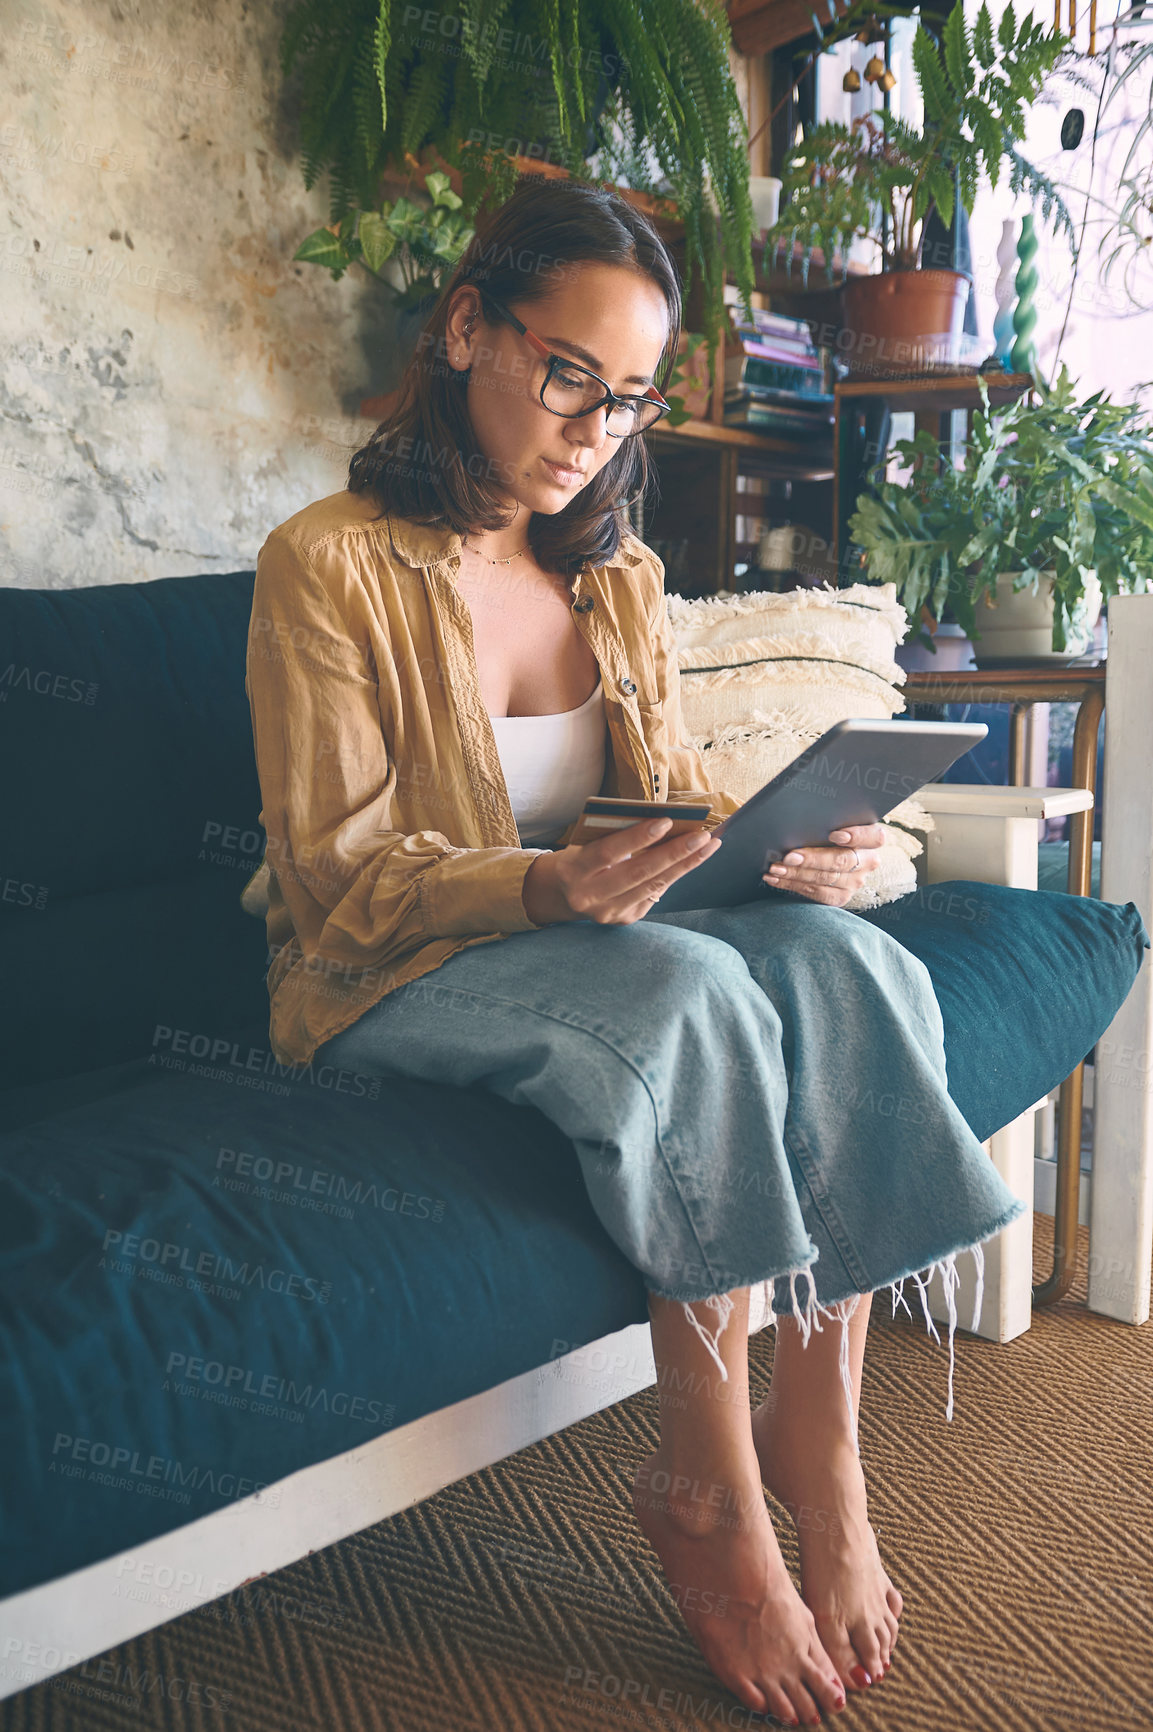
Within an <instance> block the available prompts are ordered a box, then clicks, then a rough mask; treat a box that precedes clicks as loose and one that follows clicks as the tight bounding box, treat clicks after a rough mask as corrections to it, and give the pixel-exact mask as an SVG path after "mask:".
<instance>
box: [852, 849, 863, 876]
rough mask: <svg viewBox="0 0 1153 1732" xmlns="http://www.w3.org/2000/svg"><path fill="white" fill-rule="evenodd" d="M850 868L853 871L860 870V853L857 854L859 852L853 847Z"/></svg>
mask: <svg viewBox="0 0 1153 1732" xmlns="http://www.w3.org/2000/svg"><path fill="white" fill-rule="evenodd" d="M852 870H853V871H854V872H859V871H860V870H861V856H860V855H859V854H858V853H857V850H856V849H855V848H854V849H853V866H852Z"/></svg>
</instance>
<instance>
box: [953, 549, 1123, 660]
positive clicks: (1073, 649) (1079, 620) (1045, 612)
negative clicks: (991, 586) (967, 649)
mask: <svg viewBox="0 0 1153 1732" xmlns="http://www.w3.org/2000/svg"><path fill="white" fill-rule="evenodd" d="M1013 583H1014V577H1013V574H1012V573H1011V572H1010V573H1008V574H1003V575H1002V576H1000V577H999V578H998V579H997V588H996V596H995V600H994V602H993V603H992V604H991V603H990V602H989V599H988V597H987V596H982V597H981V600H980V601H979V602H978V603H977V606H976V615H977V630H978V631H979V632H980V634H981V635H980V637H979V638H976V639H975V640H974V643H973V654H974V655H975V656H976V658H977V666H978V667H979V668H996V667H1028V666H1030V665H1032V664H1033V663H1048V664H1050V665H1051V666H1055V667H1061V666H1062V665H1063V664H1064V663H1066V662H1071V661H1076V660H1077V659H1078V658H1079V657H1081V656H1084V655H1087V654H1088V652H1089V651H1090V650H1091V649H1092V647H1093V632H1094V628H1095V627H1096V624H1097V621H1098V619H1099V618H1100V614H1101V585H1100V584H1099V583H1098V581H1097V577H1096V574H1095V573H1094V574H1093V576H1092V577H1091V579H1088V580H1087V581H1086V584H1085V601H1084V605H1083V606H1082V607H1081V608H1079V609H1078V610H1077V611H1076V612H1075V613H1074V616H1073V623H1072V627H1071V629H1070V632H1069V636H1068V640H1067V642H1066V645H1065V648H1064V649H1063V650H1055V649H1054V648H1053V585H1052V583H1039V584H1038V585H1037V589H1036V591H1035V592H1034V591H1033V590H1032V589H1019V590H1014V588H1013Z"/></svg>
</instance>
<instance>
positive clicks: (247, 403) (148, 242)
mask: <svg viewBox="0 0 1153 1732" xmlns="http://www.w3.org/2000/svg"><path fill="white" fill-rule="evenodd" d="M285 10H286V6H285V0H269V3H267V4H260V5H253V4H248V3H247V0H181V4H179V5H176V4H173V3H172V0H155V3H152V4H131V3H119V4H118V3H117V0H83V3H79V0H45V4H43V5H38V4H22V3H21V0H10V4H9V6H7V7H6V8H5V24H4V29H3V31H2V32H0V84H2V88H3V91H4V97H5V100H4V102H3V105H2V108H0V186H2V188H3V212H2V214H0V307H2V309H3V314H2V319H0V332H2V335H0V417H2V422H0V582H2V583H5V584H18V585H30V586H33V587H38V588H49V587H51V588H57V587H61V588H64V587H70V586H72V585H76V584H89V583H112V582H123V581H136V580H140V579H147V578H153V577H162V576H173V575H185V574H188V573H191V572H198V571H230V570H236V569H239V568H241V567H246V566H251V565H252V564H253V563H254V562H255V558H256V553H257V550H258V548H259V547H260V544H261V542H262V541H263V540H264V538H265V536H266V535H267V534H268V532H269V530H270V529H272V528H274V527H275V525H276V524H278V523H281V522H283V520H284V519H285V518H286V517H288V516H290V515H291V514H292V513H293V512H294V511H296V510H298V509H299V508H300V507H301V506H303V505H306V504H307V503H308V502H309V501H310V500H312V499H316V498H320V497H322V496H323V495H324V494H327V493H332V492H335V491H336V490H337V489H339V488H340V487H342V486H343V485H344V480H345V476H346V473H347V458H348V454H349V453H350V452H351V451H352V450H354V449H355V448H356V446H357V444H359V443H360V442H361V441H362V440H363V439H364V438H365V437H366V436H367V434H368V432H369V431H370V430H371V425H372V424H371V422H368V421H363V420H361V419H360V418H359V416H358V409H359V403H360V399H361V397H363V396H368V395H371V394H373V393H375V392H379V391H381V390H384V389H387V388H388V387H389V386H391V385H392V384H393V383H394V382H395V373H396V367H395V349H394V344H393V339H392V332H393V325H394V320H393V316H392V313H391V310H390V308H389V307H388V304H387V300H386V297H385V296H383V295H382V293H381V291H380V288H379V286H378V285H376V284H374V283H373V282H371V281H370V280H369V279H368V278H367V276H366V275H365V274H364V273H363V272H362V271H360V270H359V268H357V269H355V270H354V271H353V272H351V273H350V274H348V275H346V276H345V277H344V278H343V279H342V280H341V281H340V282H339V283H334V282H333V281H332V278H331V277H330V276H329V275H328V273H327V272H326V271H321V270H318V269H317V268H316V266H314V265H299V264H294V263H293V262H292V254H293V253H294V252H295V250H296V248H297V246H298V245H299V244H300V241H301V240H302V239H303V238H304V236H305V235H306V234H308V233H309V231H310V230H312V229H313V228H315V227H317V226H318V224H320V223H322V222H324V221H325V220H326V218H327V214H328V212H327V194H326V189H325V187H324V186H321V187H318V188H314V189H313V191H312V192H306V191H305V188H304V181H303V176H302V174H301V170H300V165H299V159H298V156H297V153H296V139H295V130H294V126H293V122H292V115H291V102H290V99H289V100H286V97H285V92H284V89H283V82H282V78H281V74H280V67H279V41H280V31H281V25H282V20H283V17H284V14H285Z"/></svg>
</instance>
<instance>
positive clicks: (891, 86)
mask: <svg viewBox="0 0 1153 1732" xmlns="http://www.w3.org/2000/svg"><path fill="white" fill-rule="evenodd" d="M877 82H878V83H879V84H880V86H881V89H882V90H883V91H885V93H886V94H888V92H889V91H890V90H895V89H896V87H897V78H896V74H895V73H894V72H893V70H892V68H891V67H889V66H886V68H885V70H884V71H883V72H882V74H881V76H880V78H879V79H878V80H877Z"/></svg>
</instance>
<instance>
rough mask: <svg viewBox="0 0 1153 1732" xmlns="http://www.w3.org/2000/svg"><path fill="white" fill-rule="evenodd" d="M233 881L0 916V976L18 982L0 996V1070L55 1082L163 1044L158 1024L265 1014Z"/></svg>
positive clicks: (183, 1026) (199, 1025) (112, 895)
mask: <svg viewBox="0 0 1153 1732" xmlns="http://www.w3.org/2000/svg"><path fill="white" fill-rule="evenodd" d="M243 887H244V879H243V878H242V877H239V876H238V875H237V874H235V873H217V874H214V875H207V874H205V875H200V876H196V877H192V878H185V879H180V880H177V881H176V882H174V883H169V884H139V885H136V886H134V887H132V888H130V889H122V890H106V891H103V892H101V894H99V895H97V896H72V897H68V898H66V899H65V900H64V901H63V902H60V903H58V904H57V905H56V906H55V907H53V908H52V910H51V912H50V914H48V917H47V919H45V917H44V916H43V915H36V914H30V915H28V916H27V917H26V918H23V919H16V918H13V919H11V920H9V921H7V922H4V921H0V978H3V979H4V980H7V981H11V982H19V990H18V991H12V992H6V993H5V994H4V995H3V998H2V1001H0V1077H2V1078H3V1079H4V1081H10V1080H14V1079H19V1081H20V1083H21V1084H23V1085H27V1084H33V1083H39V1082H48V1081H56V1080H58V1079H60V1078H62V1077H67V1076H71V1075H73V1074H74V1073H76V1072H78V1071H84V1070H96V1069H99V1068H102V1067H104V1066H107V1065H113V1064H116V1063H118V1062H119V1061H121V1060H123V1059H126V1058H131V1057H133V1056H135V1055H136V1054H142V1053H143V1054H147V1053H149V1052H151V1051H153V1050H155V1049H157V1048H159V1049H161V1050H162V1049H163V1047H164V1043H165V1041H166V1040H167V1039H168V1038H169V1033H168V1031H172V1030H184V1031H189V1032H196V1033H200V1032H203V1031H204V1030H205V1029H210V1030H211V1031H212V1033H213V1035H214V1036H215V1035H218V1034H221V1033H223V1032H224V1031H226V1030H235V1029H236V1028H238V1027H241V1026H243V1025H246V1024H248V1023H252V1022H255V1021H256V1020H257V1019H258V1018H260V1017H265V1018H267V1014H268V989H267V987H266V986H265V983H264V972H265V968H266V967H267V962H268V947H267V941H266V938H265V932H264V922H263V921H257V920H254V919H253V918H252V916H251V915H250V914H246V913H245V912H244V910H243V909H242V908H241V906H240V901H239V897H240V892H241V890H242V889H243ZM46 912H47V911H46ZM2 1122H3V1118H2V1108H0V1123H2Z"/></svg>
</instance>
